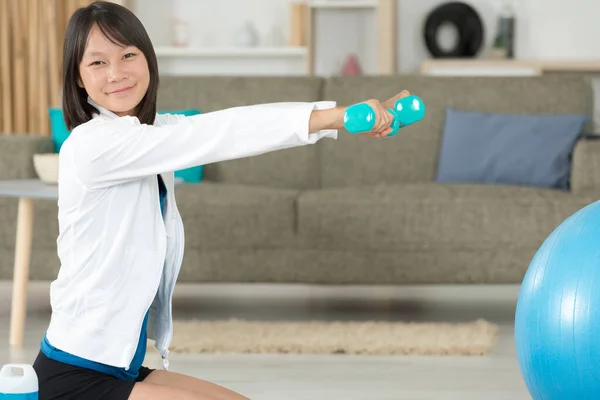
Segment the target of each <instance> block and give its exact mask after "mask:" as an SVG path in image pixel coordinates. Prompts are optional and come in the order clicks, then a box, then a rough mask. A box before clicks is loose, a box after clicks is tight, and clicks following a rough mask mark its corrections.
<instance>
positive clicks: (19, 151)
mask: <svg viewBox="0 0 600 400" xmlns="http://www.w3.org/2000/svg"><path fill="white" fill-rule="evenodd" d="M53 151H54V144H53V142H52V138H51V137H49V136H41V135H33V134H28V135H25V134H18V135H17V134H3V135H0V179H32V178H37V174H36V172H35V169H34V167H33V155H34V154H37V153H52V152H53Z"/></svg>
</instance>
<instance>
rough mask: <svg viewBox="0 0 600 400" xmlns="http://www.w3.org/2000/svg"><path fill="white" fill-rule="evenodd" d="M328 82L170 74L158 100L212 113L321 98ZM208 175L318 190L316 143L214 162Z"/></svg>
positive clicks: (165, 105) (166, 105) (169, 105)
mask: <svg viewBox="0 0 600 400" xmlns="http://www.w3.org/2000/svg"><path fill="white" fill-rule="evenodd" d="M322 85H323V82H322V79H321V78H318V77H228V76H208V77H196V76H195V77H173V76H171V77H168V76H164V77H161V82H160V89H159V92H158V103H157V104H158V107H159V108H160V109H165V110H166V109H179V108H198V109H200V110H202V111H203V112H211V111H218V110H222V109H225V108H230V107H237V106H244V105H252V104H261V103H275V102H286V101H319V100H321V89H322ZM256 140H260V137H257V138H256ZM282 166H285V167H284V168H283V167H282ZM204 179H206V180H209V181H219V182H226V183H238V184H246V185H261V186H266V187H273V188H287V189H304V188H317V187H318V186H319V167H318V159H317V150H316V148H315V146H300V147H294V148H291V149H284V150H279V151H275V152H270V153H266V154H261V155H257V156H253V157H246V158H241V159H236V160H228V161H224V162H220V163H214V164H209V165H206V166H205V169H204Z"/></svg>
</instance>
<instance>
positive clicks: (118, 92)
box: [108, 85, 135, 94]
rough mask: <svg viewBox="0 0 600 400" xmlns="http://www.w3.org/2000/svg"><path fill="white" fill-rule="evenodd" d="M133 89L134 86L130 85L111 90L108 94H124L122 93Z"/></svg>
mask: <svg viewBox="0 0 600 400" xmlns="http://www.w3.org/2000/svg"><path fill="white" fill-rule="evenodd" d="M134 86H135V85H134ZM131 89H133V86H129V87H126V88H122V89H118V90H115V91H113V92H110V93H108V94H122V93H126V92H128V91H130V90H131Z"/></svg>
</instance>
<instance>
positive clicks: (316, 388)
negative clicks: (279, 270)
mask: <svg viewBox="0 0 600 400" xmlns="http://www.w3.org/2000/svg"><path fill="white" fill-rule="evenodd" d="M48 285H49V282H33V283H31V284H30V291H29V293H30V295H29V300H28V301H29V303H28V320H27V325H26V339H25V341H26V343H25V346H24V348H23V349H22V350H21V351H14V350H10V349H9V346H8V325H9V321H10V316H9V310H10V293H11V283H10V282H7V281H0V364H1V365H3V364H6V363H8V362H27V363H32V362H33V358H34V357H35V355H36V354H37V352H38V350H39V342H40V340H41V339H42V337H43V335H44V332H45V329H46V327H47V324H48V321H49V317H50V313H49V311H50V310H49V304H48ZM518 290H519V287H518V286H444V287H436V286H433V287H432V286H425V287H420V286H419V287H417V286H407V287H376V288H373V287H314V286H302V285H233V284H232V285H184V284H180V285H179V286H178V287H177V290H176V297H175V299H174V312H175V316H176V317H178V318H184V317H194V318H206V319H208V318H228V317H232V316H235V317H240V318H248V319H252V318H260V319H280V318H282V319H283V318H285V319H287V320H289V319H299V320H302V319H324V320H332V319H337V320H340V319H344V320H350V319H352V320H361V319H385V320H406V321H408V320H413V321H426V320H427V321H469V320H473V319H476V318H487V319H488V320H490V321H493V322H496V323H498V324H500V327H501V330H500V332H501V334H500V338H499V339H500V340H499V343H498V345H497V346H496V348H495V349H494V352H493V353H492V354H490V355H489V356H485V357H417V356H413V357H406V356H394V357H374V356H343V355H336V356H306V355H303V356H294V355H178V354H172V355H171V357H170V361H171V370H173V371H176V372H181V373H185V374H189V375H193V376H197V377H200V378H203V379H207V380H209V381H213V382H216V383H219V384H221V385H224V386H226V387H229V388H231V389H233V390H236V391H238V392H240V393H243V394H245V395H246V396H248V397H250V398H252V399H253V400H281V399H286V400H301V399H302V400H309V399H310V400H317V399H324V400H325V399H326V400H433V399H435V400H438V399H439V400H482V399H486V400H521V399H530V396H529V395H528V393H527V390H526V388H525V386H524V384H523V380H522V378H521V374H520V371H519V368H518V364H517V360H516V357H515V351H514V342H513V317H514V308H515V304H516V297H517V293H518ZM146 364H147V365H149V366H151V367H155V368H159V367H160V360H159V359H158V358H157V356H156V355H155V354H153V353H149V356H148V358H147V363H146Z"/></svg>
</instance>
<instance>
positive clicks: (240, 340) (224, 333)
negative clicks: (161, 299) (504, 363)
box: [149, 319, 498, 356]
mask: <svg viewBox="0 0 600 400" xmlns="http://www.w3.org/2000/svg"><path fill="white" fill-rule="evenodd" d="M174 324H175V326H174V328H175V330H174V334H173V340H172V342H171V351H172V352H175V353H238V354H239V353H288V354H290V353H291V354H361V355H464V356H474V355H475V356H478V355H485V354H487V353H488V352H489V351H490V350H491V349H492V348H493V346H494V345H495V343H496V339H497V334H498V327H497V326H496V325H494V324H491V323H489V322H487V321H485V320H477V321H473V322H468V323H421V322H415V323H403V322H322V321H299V322H280V321H277V322H269V321H246V320H240V319H231V320H219V321H197V320H190V321H187V320H186V321H175V323H174ZM149 343H150V342H149ZM152 346H153V344H152ZM149 347H150V346H149ZM151 349H152V350H154V349H153V347H151Z"/></svg>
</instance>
